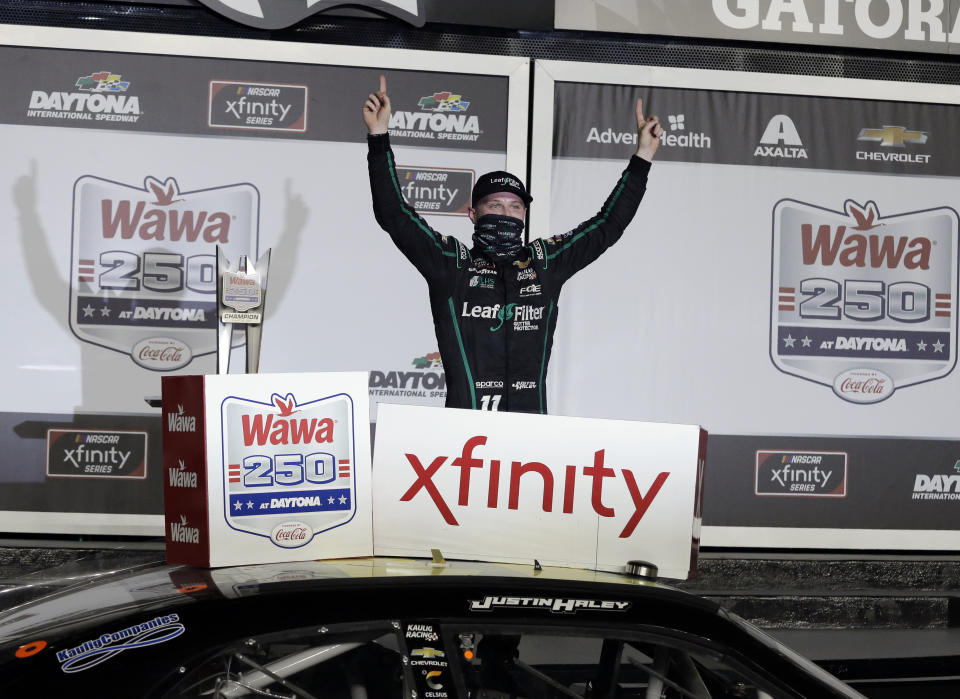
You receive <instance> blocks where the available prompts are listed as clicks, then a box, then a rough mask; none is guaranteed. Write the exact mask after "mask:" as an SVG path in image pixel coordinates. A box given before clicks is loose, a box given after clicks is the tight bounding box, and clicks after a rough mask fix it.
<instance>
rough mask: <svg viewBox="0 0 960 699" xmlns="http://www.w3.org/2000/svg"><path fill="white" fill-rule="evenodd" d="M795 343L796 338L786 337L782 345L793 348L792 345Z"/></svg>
mask: <svg viewBox="0 0 960 699" xmlns="http://www.w3.org/2000/svg"><path fill="white" fill-rule="evenodd" d="M796 341H797V340H796V338H794V337H791V336H790V335H787V336H786V337H785V338H783V344H784V345H785V346H787V347H793V343H794V342H796Z"/></svg>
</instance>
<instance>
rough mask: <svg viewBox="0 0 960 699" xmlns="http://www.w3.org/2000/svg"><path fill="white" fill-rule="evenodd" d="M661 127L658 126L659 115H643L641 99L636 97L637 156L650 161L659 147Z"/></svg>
mask: <svg viewBox="0 0 960 699" xmlns="http://www.w3.org/2000/svg"><path fill="white" fill-rule="evenodd" d="M662 134H663V127H662V126H660V117H657V116H651V117H650V118H648V119H644V117H643V100H642V99H641V98H639V97H638V98H637V156H638V157H640V158H643V159H644V160H648V161H652V160H653V156H654V155H655V154H656V152H657V148H659V147H660V136H661V135H662Z"/></svg>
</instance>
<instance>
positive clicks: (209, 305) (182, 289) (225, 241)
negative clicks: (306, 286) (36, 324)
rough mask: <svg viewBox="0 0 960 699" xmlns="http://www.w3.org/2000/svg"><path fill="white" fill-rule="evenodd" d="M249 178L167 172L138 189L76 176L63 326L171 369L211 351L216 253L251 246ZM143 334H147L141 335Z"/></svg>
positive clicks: (254, 214) (252, 249) (243, 251)
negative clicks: (195, 181)
mask: <svg viewBox="0 0 960 699" xmlns="http://www.w3.org/2000/svg"><path fill="white" fill-rule="evenodd" d="M258 216H259V194H258V192H257V190H256V189H255V188H254V187H253V186H252V185H250V184H232V185H227V186H223V187H213V188H209V189H199V190H192V191H186V190H185V189H184V188H183V187H182V186H181V183H180V181H179V180H178V179H177V178H175V177H157V176H153V175H147V176H146V177H144V179H143V184H142V186H140V187H134V186H129V185H126V184H121V183H119V182H113V181H110V180H107V179H103V178H101V177H95V176H92V175H84V176H83V177H80V178H79V179H78V180H77V181H76V183H75V184H74V198H73V234H72V237H73V240H72V248H71V270H72V272H71V276H70V299H71V307H70V326H71V328H72V329H73V331H74V333H75V334H76V335H77V336H78V337H79V338H80V339H81V340H83V341H85V342H90V343H92V344H96V345H100V346H102V347H106V348H108V349H113V350H116V351H119V352H123V353H124V354H127V355H129V356H130V357H131V358H132V359H133V361H136V362H137V363H138V364H140V365H142V366H144V367H145V368H147V369H151V370H159V371H169V370H172V369H176V368H180V367H182V366H185V365H186V364H188V363H189V362H190V361H191V360H192V359H193V358H194V357H197V356H199V355H202V354H207V353H210V352H213V351H214V350H215V349H216V342H215V339H214V334H215V333H213V332H212V330H213V328H214V327H215V325H216V277H217V275H216V258H215V256H214V254H213V252H214V251H213V247H214V246H215V245H216V246H219V247H220V248H221V249H222V250H223V253H224V255H225V256H226V257H227V258H228V259H231V260H236V259H239V257H240V256H241V255H254V256H255V254H256V248H257V232H258V231H257V229H258V223H257V219H258ZM143 338H151V339H150V340H144V339H143Z"/></svg>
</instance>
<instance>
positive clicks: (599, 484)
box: [400, 435, 670, 538]
mask: <svg viewBox="0 0 960 699" xmlns="http://www.w3.org/2000/svg"><path fill="white" fill-rule="evenodd" d="M486 443H487V437H485V436H483V435H477V436H475V437H471V438H470V439H468V440H467V441H466V442H465V443H464V445H463V448H462V450H461V453H460V455H459V456H457V457H456V458H454V459H452V460H451V459H450V457H448V456H437V457H434V458H433V459H432V460H428V459H421V458H420V457H419V456H418V455H417V454H409V453H408V454H405V455H404V456H405V457H406V459H407V462H408V463H409V464H410V466H411V468H412V469H413V471H414V473H415V474H416V480H415V481H414V482H413V484H412V485H411V486H410V487H409V488H408V489H407V491H406V492H405V493H404V494H403V495H402V496H401V498H400V501H401V502H408V501H410V500H412V499H413V498H414V497H415V496H416V495H417V494H418V493H420V491H425V494H426V495H427V496H428V497H429V498H430V499H431V501H432V502H433V504H434V505H435V506H436V508H437V510H438V512H439V513H440V515H441V516H442V517H443V520H444V522H446V523H447V524H449V525H452V526H459V522H458V521H457V518H456V516H455V514H454V512H453V510H452V509H451V507H450V505H449V504H448V502H447V499H446V498H445V497H444V494H443V493H441V492H440V490H439V488H438V487H437V485H436V484H435V483H434V481H433V477H434V475H436V473H437V472H438V471H439V470H440V469H441V468H444V467H447V468H458V469H460V480H459V489H458V492H457V493H455V494H449V493H448V494H447V497H451V496H455V497H456V505H455V506H456V507H460V508H464V507H467V506H468V504H469V501H470V493H471V481H472V479H471V476H472V474H473V471H474V469H476V470H477V474H478V475H479V476H480V477H481V478H482V477H483V476H486V483H484V484H483V485H482V486H480V488H481V490H482V492H483V494H484V495H485V496H486V498H485V505H486V507H487V508H488V509H497V508H499V507H501V506H502V503H501V499H500V489H501V469H502V470H504V471H506V474H504V475H505V480H506V481H507V483H506V490H507V503H506V506H507V509H510V510H517V509H519V507H520V479H521V478H524V477H525V478H526V479H531V478H532V479H533V480H534V481H536V482H538V483H540V484H541V485H542V491H541V494H542V499H541V503H540V508H541V510H542V511H543V512H545V513H552V512H554V511H555V510H556V509H559V511H560V512H562V513H564V514H571V513H573V512H574V510H575V509H576V508H577V507H578V506H579V508H580V509H583V508H584V507H586V504H585V503H577V502H575V498H574V490H575V485H576V482H577V479H578V478H583V479H586V480H587V481H589V483H590V492H591V497H590V505H589V506H590V508H591V509H592V510H593V512H594V513H596V514H597V515H599V516H600V517H616V516H617V513H616V512H615V511H614V508H612V507H607V506H606V505H604V502H603V494H604V487H605V486H606V487H610V486H611V485H612V484H617V486H619V487H623V488H626V489H627V491H628V492H629V494H630V497H631V499H632V502H633V508H634V511H633V512H632V513H630V514H629V516H626V517H623V514H625V513H622V515H621V518H623V519H624V520H625V521H624V525H623V528H622V530H621V531H620V535H619V536H620V538H628V537H630V535H631V534H633V532H634V530H635V529H636V527H637V525H638V524H639V523H640V521H641V520H642V519H643V516H644V515H645V514H646V512H647V510H648V509H649V508H650V506H651V505H652V503H653V501H654V499H655V498H656V497H657V494H658V493H659V492H660V489H661V488H662V487H663V484H664V483H665V482H666V480H667V478H668V477H669V475H670V473H669V472H667V471H663V472H661V473H659V474H658V475H657V476H656V478H655V479H654V481H653V483H652V484H651V485H650V486H649V487H648V488H647V492H646V493H644V492H643V491H642V490H641V488H640V487H639V485H638V483H637V479H636V477H635V476H634V473H633V471H632V470H630V469H628V468H620V469H619V470H617V469H614V468H611V467H608V466H606V465H605V453H606V450H604V449H598V450H597V451H595V452H594V454H593V464H592V465H589V466H579V467H578V466H577V465H574V464H567V465H565V466H563V467H561V468H554V467H551V466H549V465H548V464H546V463H543V462H539V461H528V462H523V461H517V460H514V461H511V460H509V459H503V458H491V459H490V460H489V461H484V459H483V458H478V457H477V456H474V450H475V449H477V448H478V447H481V446H484V445H485V444H486ZM425 463H426V464H427V465H424V464H425ZM507 464H509V466H507ZM608 479H611V480H608ZM611 481H612V482H611ZM472 482H473V483H474V484H476V480H473V481H472ZM561 484H562V487H559V486H561ZM555 485H556V486H558V487H557V488H556V489H555ZM475 487H476V486H475ZM474 499H475V501H476V497H475V498H474Z"/></svg>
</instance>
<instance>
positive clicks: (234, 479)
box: [230, 478, 240, 483]
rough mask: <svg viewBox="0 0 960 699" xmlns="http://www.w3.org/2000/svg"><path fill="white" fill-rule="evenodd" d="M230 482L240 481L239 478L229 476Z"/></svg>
mask: <svg viewBox="0 0 960 699" xmlns="http://www.w3.org/2000/svg"><path fill="white" fill-rule="evenodd" d="M230 482H231V483H239V482H240V479H239V478H231V479H230Z"/></svg>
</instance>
